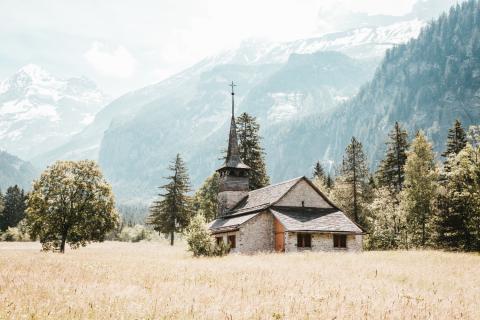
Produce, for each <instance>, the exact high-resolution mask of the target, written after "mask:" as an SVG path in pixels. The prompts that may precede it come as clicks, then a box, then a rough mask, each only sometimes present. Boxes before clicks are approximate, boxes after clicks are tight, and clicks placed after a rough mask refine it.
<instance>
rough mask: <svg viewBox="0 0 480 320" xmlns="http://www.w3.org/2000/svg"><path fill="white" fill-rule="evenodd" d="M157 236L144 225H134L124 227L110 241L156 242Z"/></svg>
mask: <svg viewBox="0 0 480 320" xmlns="http://www.w3.org/2000/svg"><path fill="white" fill-rule="evenodd" d="M157 239H158V235H157V234H156V233H155V232H154V231H153V230H152V229H150V228H147V227H146V226H144V225H140V224H136V225H134V226H131V227H126V226H124V227H123V228H122V229H121V230H120V232H119V233H117V234H116V235H115V237H114V238H113V239H112V240H117V241H122V242H139V241H151V240H157Z"/></svg>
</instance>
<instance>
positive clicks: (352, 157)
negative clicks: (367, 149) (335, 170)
mask: <svg viewBox="0 0 480 320" xmlns="http://www.w3.org/2000/svg"><path fill="white" fill-rule="evenodd" d="M368 178H369V173H368V167H367V157H366V156H365V153H364V152H363V146H362V144H361V143H360V142H359V141H358V140H357V139H356V138H355V137H353V138H352V140H351V142H350V144H349V145H348V146H347V148H346V149H345V155H344V156H343V161H342V165H341V167H340V170H339V177H338V178H337V180H336V181H335V188H334V191H333V197H334V198H335V200H336V202H337V203H338V205H340V206H341V207H342V209H343V210H344V211H345V212H346V213H348V214H349V215H350V216H351V217H353V219H354V220H355V222H357V223H360V224H363V223H364V222H365V219H364V218H365V217H363V216H362V210H363V206H364V204H365V201H366V197H367V192H368Z"/></svg>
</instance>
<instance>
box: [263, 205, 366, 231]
mask: <svg viewBox="0 0 480 320" xmlns="http://www.w3.org/2000/svg"><path fill="white" fill-rule="evenodd" d="M270 212H271V213H272V214H273V215H274V216H275V218H277V219H278V220H279V221H280V223H281V224H282V225H283V227H284V228H285V231H296V232H298V231H316V232H346V233H355V234H362V233H363V230H362V229H361V228H360V227H359V226H357V225H356V224H355V223H353V222H352V220H350V219H349V218H348V217H347V216H346V215H345V214H344V213H343V212H341V211H340V210H338V209H337V208H302V207H272V208H270Z"/></svg>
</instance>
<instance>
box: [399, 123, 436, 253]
mask: <svg viewBox="0 0 480 320" xmlns="http://www.w3.org/2000/svg"><path fill="white" fill-rule="evenodd" d="M437 180H438V170H437V168H436V166H435V162H434V154H433V151H432V145H431V144H430V143H429V142H428V140H427V138H426V137H425V135H424V134H423V132H421V131H420V132H419V133H418V134H417V136H416V137H415V139H414V140H413V142H412V145H411V146H410V149H409V151H408V153H407V162H406V164H405V186H404V189H403V191H402V193H401V207H402V210H404V212H405V216H406V221H407V228H408V233H409V237H410V241H411V243H412V244H413V245H415V246H425V245H427V244H428V241H429V240H430V235H431V234H432V217H433V215H434V214H435V199H436V192H437Z"/></svg>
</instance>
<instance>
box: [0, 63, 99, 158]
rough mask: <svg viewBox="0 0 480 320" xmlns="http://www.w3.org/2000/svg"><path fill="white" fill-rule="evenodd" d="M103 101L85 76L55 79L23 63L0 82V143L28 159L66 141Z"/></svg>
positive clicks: (39, 68) (96, 89) (82, 125)
mask: <svg viewBox="0 0 480 320" xmlns="http://www.w3.org/2000/svg"><path fill="white" fill-rule="evenodd" d="M106 102H107V97H106V95H105V94H104V93H103V92H101V91H100V90H99V89H98V88H97V86H96V85H95V83H93V82H92V81H90V80H88V79H86V78H70V79H59V78H56V77H54V76H52V75H51V74H50V73H48V72H47V71H46V70H44V69H43V68H41V67H40V66H37V65H34V64H29V65H26V66H24V67H22V68H21V69H19V70H18V71H17V72H16V73H15V74H14V75H12V76H11V77H9V78H8V79H6V80H4V81H2V82H0V139H1V140H0V145H1V147H3V148H5V149H6V150H8V151H9V152H12V153H15V154H17V155H19V156H21V157H22V158H26V159H29V158H31V157H32V156H34V155H36V154H38V153H41V152H45V151H48V150H50V149H52V148H55V147H57V146H58V145H60V144H62V143H64V142H66V141H67V139H68V138H69V137H70V136H71V135H73V134H75V133H77V132H78V131H80V130H81V129H83V128H84V127H85V126H86V125H88V124H89V123H91V122H92V121H93V118H94V115H95V114H96V113H97V112H98V111H99V109H100V108H101V107H102V106H103V105H104V104H105V103H106Z"/></svg>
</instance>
